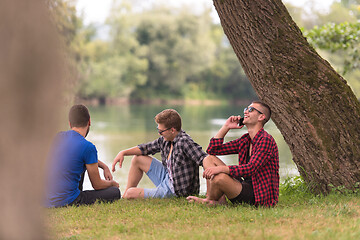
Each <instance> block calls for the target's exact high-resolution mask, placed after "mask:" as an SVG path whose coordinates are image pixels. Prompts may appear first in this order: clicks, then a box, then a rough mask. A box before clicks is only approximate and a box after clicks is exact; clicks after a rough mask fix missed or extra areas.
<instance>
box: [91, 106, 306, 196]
mask: <svg viewBox="0 0 360 240" xmlns="http://www.w3.org/2000/svg"><path fill="white" fill-rule="evenodd" d="M166 108H174V109H176V110H177V111H178V112H179V113H180V115H181V116H182V121H183V129H184V130H185V131H186V132H187V133H188V134H190V136H191V137H192V138H193V139H194V141H196V142H197V143H198V144H200V145H201V146H202V147H203V149H204V150H206V148H207V146H208V143H209V139H210V138H211V137H212V136H214V135H215V134H216V132H217V131H218V130H219V129H220V127H221V126H222V124H223V123H224V122H225V120H226V119H227V118H228V117H229V116H231V115H238V114H241V115H242V111H243V107H239V106H188V105H185V106H151V105H125V106H104V107H91V108H89V110H90V115H91V123H92V125H91V130H90V133H89V135H88V137H87V139H88V140H89V141H91V142H93V143H94V144H95V146H96V147H97V150H98V157H99V159H100V160H101V161H103V162H105V163H106V164H107V165H108V166H109V168H111V164H112V162H113V159H114V157H115V156H116V155H117V153H118V152H119V151H120V150H123V149H127V148H130V147H133V146H136V145H138V144H140V143H144V142H149V141H152V140H154V139H156V138H158V137H159V135H158V133H157V130H156V126H157V125H156V123H155V121H154V116H155V115H156V114H157V113H159V112H160V111H162V110H164V109H166ZM265 130H266V131H268V132H269V133H270V134H271V135H272V136H273V137H274V138H275V140H276V142H277V145H278V148H279V154H280V178H281V179H284V178H286V177H288V176H294V175H298V174H299V173H298V171H297V169H296V166H295V164H294V163H293V161H292V156H291V153H290V150H289V148H288V146H287V144H286V143H285V141H284V139H283V137H282V135H281V134H280V132H279V130H278V129H277V128H276V126H275V124H274V123H273V122H268V123H267V124H266V126H265ZM245 132H246V128H243V129H241V130H231V131H230V132H229V133H228V135H227V136H226V139H225V141H229V140H233V139H236V138H238V137H240V136H241V135H242V134H244V133H245ZM155 157H156V158H158V159H160V155H159V154H157V155H155ZM221 159H222V160H223V161H224V162H225V163H227V164H237V157H236V155H233V156H224V157H221ZM130 160H131V157H130V156H129V157H125V161H124V163H123V167H122V168H121V169H120V168H119V167H118V165H117V167H116V171H115V173H114V174H113V175H114V179H115V180H116V181H118V182H119V184H120V190H121V192H123V191H124V190H125V185H126V182H127V175H128V170H129V167H130ZM200 174H201V175H202V168H201V167H200ZM101 176H103V175H102V173H101ZM200 179H201V180H200V181H201V188H200V192H201V193H205V191H206V186H205V181H204V179H202V178H200ZM139 186H140V187H146V188H151V187H153V184H152V183H151V181H150V180H149V179H148V178H147V176H146V175H144V177H143V180H142V181H141V182H140V185H139ZM84 189H92V187H91V184H90V181H89V180H88V178H86V179H85V182H84Z"/></svg>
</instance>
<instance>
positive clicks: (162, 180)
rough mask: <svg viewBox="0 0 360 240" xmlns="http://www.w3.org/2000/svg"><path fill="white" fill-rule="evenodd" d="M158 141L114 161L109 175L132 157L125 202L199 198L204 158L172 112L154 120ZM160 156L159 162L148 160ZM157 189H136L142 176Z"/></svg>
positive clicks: (121, 152)
mask: <svg viewBox="0 0 360 240" xmlns="http://www.w3.org/2000/svg"><path fill="white" fill-rule="evenodd" d="M155 122H156V123H157V129H158V132H159V135H160V137H159V138H158V139H156V140H154V141H153V142H149V143H145V144H140V145H138V146H135V147H132V148H129V149H126V150H123V151H120V152H119V153H118V155H117V156H116V157H115V159H114V162H113V165H112V171H115V165H116V164H117V163H118V162H119V166H120V168H121V166H122V163H123V161H124V156H129V155H135V156H134V157H133V158H132V160H131V166H130V170H129V175H128V182H127V185H126V189H125V192H124V196H123V197H124V198H126V199H134V198H140V199H143V198H166V197H172V196H189V195H191V194H198V193H199V189H200V183H199V165H202V161H203V159H204V158H205V157H206V156H207V154H206V153H205V152H204V151H203V150H202V148H201V147H200V146H199V145H198V144H197V143H195V142H194V141H193V140H192V139H191V137H190V136H189V135H188V134H186V133H185V132H184V131H183V130H182V129H181V117H180V115H179V113H178V112H176V111H175V110H173V109H166V110H164V111H162V112H160V113H159V114H157V115H156V116H155ZM158 152H161V159H162V162H160V161H159V160H157V159H155V158H153V157H150V156H148V155H150V154H151V155H153V154H155V153H158ZM144 172H145V173H146V174H147V175H148V177H149V178H150V180H151V181H152V182H153V183H154V184H155V186H156V188H153V189H147V188H145V189H143V188H137V186H138V184H139V182H140V180H141V178H142V176H143V173H144Z"/></svg>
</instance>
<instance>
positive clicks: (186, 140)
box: [138, 130, 207, 196]
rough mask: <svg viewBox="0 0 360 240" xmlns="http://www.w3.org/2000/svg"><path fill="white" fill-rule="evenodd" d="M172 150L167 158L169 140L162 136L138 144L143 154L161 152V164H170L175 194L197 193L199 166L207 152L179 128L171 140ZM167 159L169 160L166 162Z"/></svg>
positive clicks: (165, 165) (198, 188)
mask: <svg viewBox="0 0 360 240" xmlns="http://www.w3.org/2000/svg"><path fill="white" fill-rule="evenodd" d="M172 143H173V150H172V152H171V157H170V158H169V160H168V159H167V158H168V155H169V152H170V147H171V142H169V141H165V140H164V138H163V137H159V138H158V139H156V140H155V141H152V142H149V143H145V144H140V145H138V147H139V148H140V150H141V152H142V154H143V155H154V154H155V153H158V152H161V159H162V164H163V166H164V167H165V168H166V169H167V167H168V166H170V169H168V171H170V176H172V182H173V186H174V190H175V194H176V195H177V196H188V195H193V194H199V190H200V181H199V166H202V162H203V160H204V158H205V157H206V156H207V154H206V153H205V152H204V151H203V150H202V148H201V146H200V145H199V144H197V143H195V142H194V141H193V140H192V139H191V137H190V136H189V135H188V134H186V133H185V131H183V130H181V131H180V132H179V134H178V135H177V136H176V137H175V138H174V140H173V141H172ZM167 161H171V162H170V164H168V162H167Z"/></svg>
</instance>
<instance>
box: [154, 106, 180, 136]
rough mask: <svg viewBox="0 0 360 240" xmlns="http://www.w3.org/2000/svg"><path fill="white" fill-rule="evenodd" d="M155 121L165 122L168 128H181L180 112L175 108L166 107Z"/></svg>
mask: <svg viewBox="0 0 360 240" xmlns="http://www.w3.org/2000/svg"><path fill="white" fill-rule="evenodd" d="M155 122H156V123H158V124H164V126H165V127H166V128H175V129H176V131H180V130H181V117H180V114H179V113H178V112H177V111H176V110H174V109H165V110H164V111H162V112H160V113H158V114H157V115H156V116H155Z"/></svg>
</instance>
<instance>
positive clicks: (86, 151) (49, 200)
mask: <svg viewBox="0 0 360 240" xmlns="http://www.w3.org/2000/svg"><path fill="white" fill-rule="evenodd" d="M49 161H50V165H49V167H50V168H49V172H48V174H49V179H48V182H47V184H48V186H47V192H46V203H45V204H46V206H47V207H61V206H65V205H67V204H70V203H72V202H73V201H74V200H75V199H76V198H77V197H78V196H79V194H80V190H79V182H80V179H81V175H82V174H83V173H84V172H85V170H86V166H85V164H92V163H96V162H98V158H97V150H96V147H95V146H94V144H92V143H91V142H89V141H87V140H86V139H85V138H84V137H83V136H81V135H80V134H79V133H77V132H75V131H73V130H70V131H66V132H60V133H58V134H57V136H56V138H55V142H54V145H53V149H52V152H51V155H50V159H49Z"/></svg>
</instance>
